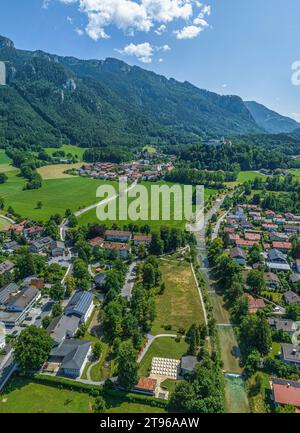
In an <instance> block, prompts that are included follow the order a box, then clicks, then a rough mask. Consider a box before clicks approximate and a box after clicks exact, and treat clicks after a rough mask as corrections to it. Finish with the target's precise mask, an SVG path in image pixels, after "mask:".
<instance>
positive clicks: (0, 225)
mask: <svg viewBox="0 0 300 433" xmlns="http://www.w3.org/2000/svg"><path fill="white" fill-rule="evenodd" d="M9 226H10V223H9V221H7V220H6V219H4V218H1V216H0V230H4V229H6V228H7V227H9Z"/></svg>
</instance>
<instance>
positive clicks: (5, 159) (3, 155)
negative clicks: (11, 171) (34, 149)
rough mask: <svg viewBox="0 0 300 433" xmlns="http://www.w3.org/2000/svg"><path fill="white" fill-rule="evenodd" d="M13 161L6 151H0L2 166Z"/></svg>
mask: <svg viewBox="0 0 300 433" xmlns="http://www.w3.org/2000/svg"><path fill="white" fill-rule="evenodd" d="M10 163H11V159H10V158H9V157H8V156H7V155H6V153H5V150H4V149H0V165H2V164H10Z"/></svg>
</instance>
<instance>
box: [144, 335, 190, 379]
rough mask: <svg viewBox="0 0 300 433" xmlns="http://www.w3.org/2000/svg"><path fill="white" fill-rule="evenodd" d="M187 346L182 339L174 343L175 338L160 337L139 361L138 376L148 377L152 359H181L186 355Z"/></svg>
mask: <svg viewBox="0 0 300 433" xmlns="http://www.w3.org/2000/svg"><path fill="white" fill-rule="evenodd" d="M188 348H189V345H188V344H187V342H186V341H184V339H183V338H182V339H181V340H180V341H176V340H175V338H171V337H161V338H157V339H156V340H154V341H153V343H152V344H151V346H150V348H149V349H148V351H147V353H146V355H145V356H144V358H143V359H142V361H141V364H140V369H139V374H140V376H148V375H149V373H150V370H151V363H152V358H154V357H158V358H170V359H181V358H182V356H184V355H186V354H187V353H188Z"/></svg>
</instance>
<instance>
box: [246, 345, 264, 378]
mask: <svg viewBox="0 0 300 433" xmlns="http://www.w3.org/2000/svg"><path fill="white" fill-rule="evenodd" d="M260 359H261V356H260V353H259V352H258V351H257V350H256V349H255V350H253V351H252V352H251V353H249V355H248V356H247V360H246V362H245V372H246V373H247V375H248V376H252V375H253V374H254V373H255V372H256V371H257V370H258V368H259V364H260Z"/></svg>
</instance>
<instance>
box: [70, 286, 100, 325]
mask: <svg viewBox="0 0 300 433" xmlns="http://www.w3.org/2000/svg"><path fill="white" fill-rule="evenodd" d="M93 299H94V296H93V294H92V293H90V292H87V291H82V292H76V293H74V295H73V296H72V298H71V299H70V302H69V303H68V305H67V307H66V309H65V315H66V316H76V317H79V318H80V322H81V323H85V322H86V321H87V319H88V318H89V317H90V315H91V314H92V311H93V308H94V302H93Z"/></svg>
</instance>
